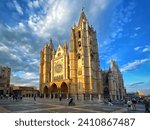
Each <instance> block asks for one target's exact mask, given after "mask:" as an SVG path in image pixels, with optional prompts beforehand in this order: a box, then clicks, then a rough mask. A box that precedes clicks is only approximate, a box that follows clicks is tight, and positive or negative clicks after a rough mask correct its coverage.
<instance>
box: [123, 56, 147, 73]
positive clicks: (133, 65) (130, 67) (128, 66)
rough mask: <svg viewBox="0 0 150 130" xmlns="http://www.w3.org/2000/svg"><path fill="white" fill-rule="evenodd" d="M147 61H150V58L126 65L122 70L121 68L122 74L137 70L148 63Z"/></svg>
mask: <svg viewBox="0 0 150 130" xmlns="http://www.w3.org/2000/svg"><path fill="white" fill-rule="evenodd" d="M147 61H150V58H149V59H148V58H146V59H142V60H135V61H133V62H130V63H128V64H126V65H124V66H123V67H122V68H121V72H126V71H129V70H134V69H136V68H137V67H138V66H139V65H141V64H143V63H145V62H147Z"/></svg>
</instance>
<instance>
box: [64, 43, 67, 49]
mask: <svg viewBox="0 0 150 130" xmlns="http://www.w3.org/2000/svg"><path fill="white" fill-rule="evenodd" d="M64 49H68V47H67V42H66V41H65V43H64Z"/></svg>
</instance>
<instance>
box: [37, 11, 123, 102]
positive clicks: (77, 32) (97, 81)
mask: <svg viewBox="0 0 150 130" xmlns="http://www.w3.org/2000/svg"><path fill="white" fill-rule="evenodd" d="M69 44H70V47H69V48H68V46H67V43H66V42H65V43H64V44H63V45H62V44H59V45H58V48H57V50H55V49H54V46H53V41H52V39H50V41H49V42H48V43H47V44H46V45H45V46H44V48H43V49H42V50H41V53H40V83H39V85H40V94H41V96H43V97H47V98H51V99H53V98H59V97H60V96H61V97H62V98H68V97H73V98H74V99H75V100H103V99H112V100H118V99H123V98H124V96H125V93H126V92H125V88H124V83H123V78H122V74H121V72H120V70H119V68H118V65H117V64H116V62H115V61H114V60H111V63H110V64H111V65H110V69H109V70H104V71H102V70H101V69H100V61H99V52H98V43H97V37H96V31H95V30H94V29H93V27H91V26H89V24H88V20H87V18H86V15H85V13H84V11H83V10H82V12H81V14H80V19H79V22H78V24H77V25H74V26H73V27H72V28H71V31H70V43H69Z"/></svg>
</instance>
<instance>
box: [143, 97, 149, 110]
mask: <svg viewBox="0 0 150 130" xmlns="http://www.w3.org/2000/svg"><path fill="white" fill-rule="evenodd" d="M144 104H145V112H146V113H149V112H150V110H149V107H150V103H149V101H148V99H146V100H145V101H144Z"/></svg>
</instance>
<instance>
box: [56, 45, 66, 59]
mask: <svg viewBox="0 0 150 130" xmlns="http://www.w3.org/2000/svg"><path fill="white" fill-rule="evenodd" d="M63 54H64V50H63V48H62V46H61V45H60V44H59V45H58V48H57V51H56V54H55V58H57V57H61V56H63Z"/></svg>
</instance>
